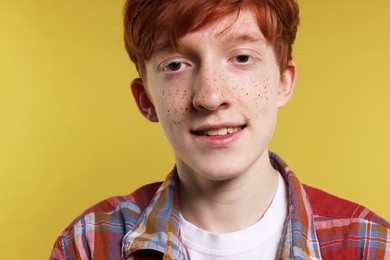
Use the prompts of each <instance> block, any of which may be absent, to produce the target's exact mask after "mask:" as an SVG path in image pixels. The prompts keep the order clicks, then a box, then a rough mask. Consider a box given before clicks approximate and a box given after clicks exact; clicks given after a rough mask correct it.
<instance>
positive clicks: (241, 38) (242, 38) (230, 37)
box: [220, 33, 266, 42]
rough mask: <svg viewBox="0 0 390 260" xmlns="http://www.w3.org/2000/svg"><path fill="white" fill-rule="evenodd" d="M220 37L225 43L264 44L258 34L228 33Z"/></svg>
mask: <svg viewBox="0 0 390 260" xmlns="http://www.w3.org/2000/svg"><path fill="white" fill-rule="evenodd" d="M220 36H221V38H222V39H223V40H224V41H226V42H266V40H265V38H264V37H263V36H262V35H259V34H258V33H229V34H221V35H220Z"/></svg>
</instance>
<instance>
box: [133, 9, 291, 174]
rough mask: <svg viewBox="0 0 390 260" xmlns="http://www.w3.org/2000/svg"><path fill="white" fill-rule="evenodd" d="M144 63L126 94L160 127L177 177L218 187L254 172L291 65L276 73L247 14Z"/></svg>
mask: <svg viewBox="0 0 390 260" xmlns="http://www.w3.org/2000/svg"><path fill="white" fill-rule="evenodd" d="M178 42H179V46H180V48H179V49H180V51H175V50H174V49H172V48H169V47H166V48H161V49H160V50H158V51H157V52H156V53H155V54H154V55H153V57H152V59H151V60H150V61H149V62H147V63H146V79H144V81H143V82H142V81H141V80H135V81H133V83H132V91H133V95H134V98H135V100H136V103H137V105H138V107H139V109H140V111H141V113H142V114H143V115H144V116H145V117H146V118H148V119H149V120H150V121H159V122H160V123H161V126H162V129H163V131H164V133H165V135H166V137H167V139H168V141H169V143H170V145H171V146H172V148H173V151H174V154H175V158H176V164H177V168H178V171H179V173H180V174H191V175H193V176H194V175H196V176H198V177H201V178H207V179H213V180H224V179H229V178H233V177H236V176H238V175H239V174H242V173H244V172H247V171H251V170H259V167H262V166H264V165H263V164H264V163H265V162H266V161H267V160H268V148H267V146H268V143H269V142H270V140H271V136H272V133H273V131H274V126H275V122H276V114H277V108H279V107H281V106H283V105H284V104H285V103H287V101H288V100H289V98H290V97H291V94H292V90H293V86H294V81H295V65H294V63H293V62H292V61H291V62H290V63H289V66H288V67H287V69H286V71H285V72H283V73H282V74H281V73H280V71H279V66H278V64H277V61H276V58H275V54H274V51H273V48H272V46H271V45H269V44H267V41H266V39H265V38H264V36H263V34H262V33H261V31H260V30H259V27H258V25H257V22H256V19H255V17H254V16H253V15H252V13H251V12H249V11H245V10H243V11H241V12H240V15H239V17H238V18H237V19H236V15H231V16H228V17H225V18H224V19H222V20H220V21H219V22H217V23H215V24H211V25H209V26H208V27H206V28H203V29H201V30H199V31H196V32H193V33H189V34H187V35H185V36H184V37H183V38H181V39H179V41H178Z"/></svg>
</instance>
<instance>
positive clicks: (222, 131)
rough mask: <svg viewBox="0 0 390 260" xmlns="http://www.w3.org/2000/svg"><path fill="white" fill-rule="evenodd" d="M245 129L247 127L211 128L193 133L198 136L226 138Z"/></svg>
mask: <svg viewBox="0 0 390 260" xmlns="http://www.w3.org/2000/svg"><path fill="white" fill-rule="evenodd" d="M244 127H245V126H235V127H220V128H211V129H205V130H200V131H193V132H192V133H193V134H195V135H198V136H226V135H230V134H234V133H237V132H238V131H240V130H241V129H243V128H244Z"/></svg>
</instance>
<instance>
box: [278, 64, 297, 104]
mask: <svg viewBox="0 0 390 260" xmlns="http://www.w3.org/2000/svg"><path fill="white" fill-rule="evenodd" d="M296 76H297V67H296V65H295V63H294V61H292V60H289V61H288V63H287V68H286V69H285V70H284V72H283V74H282V75H281V79H280V86H279V90H278V102H277V107H278V108H281V107H283V106H285V105H286V104H287V102H288V101H289V100H290V98H291V96H292V94H293V92H294V86H295V81H296Z"/></svg>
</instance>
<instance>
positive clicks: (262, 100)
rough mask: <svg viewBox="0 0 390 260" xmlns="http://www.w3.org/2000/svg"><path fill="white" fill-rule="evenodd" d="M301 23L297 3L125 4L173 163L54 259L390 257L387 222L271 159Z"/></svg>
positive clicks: (143, 103) (142, 86)
mask: <svg viewBox="0 0 390 260" xmlns="http://www.w3.org/2000/svg"><path fill="white" fill-rule="evenodd" d="M298 21H299V15H298V6H297V4H296V3H295V2H294V0H247V1H246V0H242V1H239V0H223V1H222V0H180V1H177V0H159V1H156V0H128V1H127V4H126V6H125V43H126V47H127V50H128V52H129V54H130V57H131V59H132V61H133V62H134V63H135V64H136V66H137V69H138V72H139V74H140V78H139V79H135V80H134V81H133V82H132V83H131V90H132V94H133V96H134V99H135V102H136V104H137V106H138V108H139V110H140V112H141V113H142V115H143V116H144V117H145V118H147V119H148V120H149V121H151V122H159V123H160V124H161V126H162V129H163V131H164V133H165V136H166V137H167V139H168V141H169V143H170V145H171V146H172V149H173V152H174V155H175V161H176V166H175V168H174V169H173V171H172V172H171V173H170V174H169V175H168V177H167V179H166V180H165V182H163V183H155V184H150V185H146V186H144V187H141V188H140V189H138V190H137V191H135V192H134V193H132V194H131V195H128V196H125V197H114V198H110V199H108V200H105V201H103V202H101V203H99V204H97V205H95V206H94V207H92V208H90V209H89V210H87V211H86V212H85V213H84V214H82V215H81V216H80V217H78V218H77V219H76V220H75V221H74V222H73V223H72V224H71V225H70V226H69V227H68V228H67V229H66V230H65V231H64V232H63V233H62V235H61V236H60V237H59V238H58V240H57V242H56V244H55V248H54V250H53V252H52V259H79V258H80V259H90V258H94V259H120V258H123V259H275V258H277V259H321V258H323V259H389V258H390V224H389V223H388V222H386V221H385V220H383V219H381V218H380V217H378V216H376V215H375V214H374V213H372V212H371V211H369V210H368V209H366V208H364V207H362V206H359V205H357V204H354V203H351V202H348V201H345V200H342V199H339V198H337V197H334V196H332V195H329V194H327V193H324V192H322V191H320V190H317V189H315V188H311V187H309V186H305V185H302V184H301V183H300V182H299V180H298V179H297V177H296V176H295V175H294V173H293V172H292V171H291V170H290V169H289V168H288V167H287V165H286V164H285V163H284V162H283V161H282V159H281V158H279V157H278V156H277V155H275V154H273V153H270V152H269V151H268V144H269V142H270V140H271V136H272V133H273V131H274V127H275V122H276V115H277V110H278V108H280V107H282V106H284V105H285V104H286V103H287V102H288V101H289V99H290V98H291V95H292V93H293V89H294V83H295V78H296V66H295V64H294V62H293V61H292V58H291V51H292V48H291V46H292V44H293V42H294V39H295V35H296V30H297V26H298Z"/></svg>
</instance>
